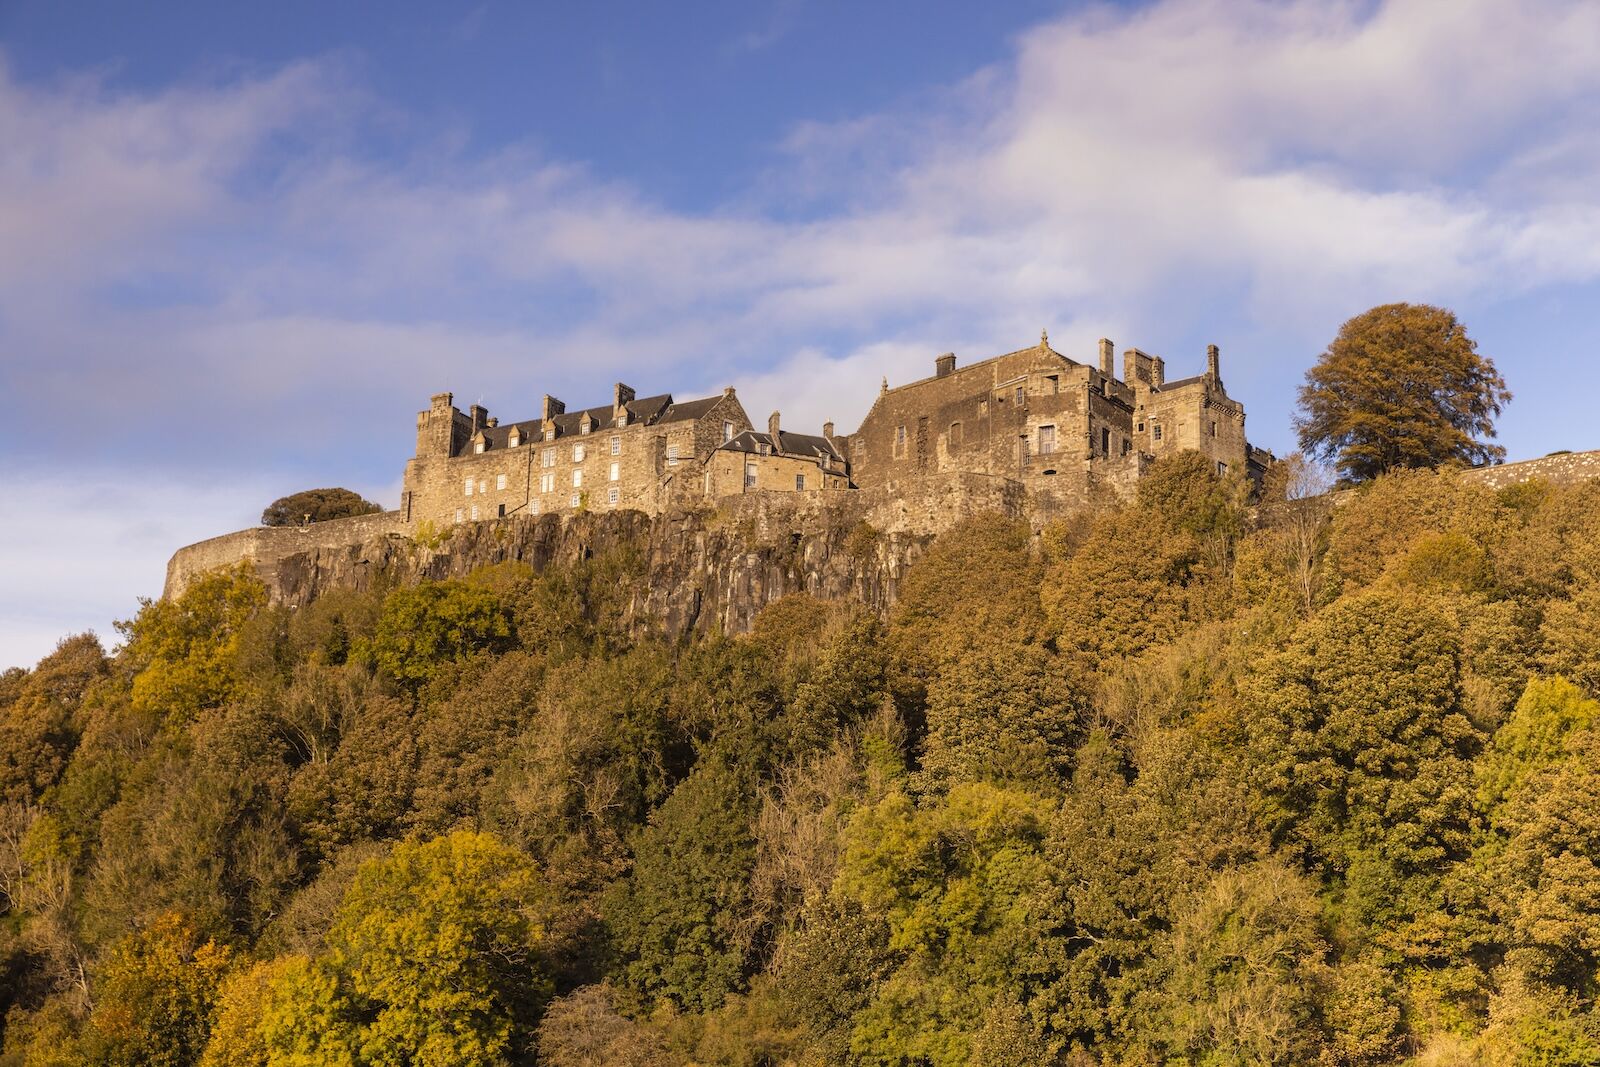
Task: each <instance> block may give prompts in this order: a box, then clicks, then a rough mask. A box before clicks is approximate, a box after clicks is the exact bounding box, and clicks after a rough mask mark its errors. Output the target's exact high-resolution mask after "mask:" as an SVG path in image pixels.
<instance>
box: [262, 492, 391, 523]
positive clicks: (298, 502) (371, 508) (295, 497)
mask: <svg viewBox="0 0 1600 1067" xmlns="http://www.w3.org/2000/svg"><path fill="white" fill-rule="evenodd" d="M382 510H383V508H381V507H379V506H378V505H377V504H374V503H373V502H372V501H370V500H367V499H365V498H363V497H362V496H361V494H360V493H352V492H351V491H350V490H348V489H304V490H302V491H300V492H298V493H291V494H290V495H288V496H283V497H279V498H278V499H277V500H274V501H273V502H272V503H271V504H268V505H267V510H265V511H263V512H262V513H261V525H263V526H298V525H299V524H300V523H302V522H325V521H327V520H328V519H343V518H348V517H349V516H351V515H372V514H374V513H376V512H379V511H382Z"/></svg>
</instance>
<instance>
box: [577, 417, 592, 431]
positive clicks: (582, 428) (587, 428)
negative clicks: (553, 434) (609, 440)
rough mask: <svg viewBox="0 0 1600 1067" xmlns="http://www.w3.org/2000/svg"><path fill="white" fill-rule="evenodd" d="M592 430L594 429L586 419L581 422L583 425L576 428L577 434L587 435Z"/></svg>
mask: <svg viewBox="0 0 1600 1067" xmlns="http://www.w3.org/2000/svg"><path fill="white" fill-rule="evenodd" d="M592 429H594V427H593V426H592V425H591V424H590V422H589V420H588V419H584V420H583V425H582V426H579V427H578V432H579V433H588V432H589V431H590V430H592Z"/></svg>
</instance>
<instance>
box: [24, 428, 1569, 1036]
mask: <svg viewBox="0 0 1600 1067" xmlns="http://www.w3.org/2000/svg"><path fill="white" fill-rule="evenodd" d="M1207 467H1208V464H1207V463H1206V462H1205V461H1203V460H1201V459H1200V458H1199V457H1198V456H1197V455H1194V454H1192V453H1191V454H1185V455H1181V456H1178V457H1176V458H1174V459H1171V460H1167V461H1163V463H1162V464H1161V465H1159V466H1158V468H1157V469H1156V471H1155V473H1154V474H1153V475H1152V476H1151V477H1150V478H1148V479H1146V481H1145V482H1144V483H1143V484H1142V486H1141V488H1140V492H1139V498H1138V500H1137V502H1135V503H1130V504H1128V505H1125V506H1108V507H1107V508H1105V509H1103V510H1101V511H1098V512H1095V513H1092V514H1085V515H1084V516H1082V517H1081V518H1079V519H1076V520H1074V521H1072V522H1068V523H1065V524H1061V525H1057V526H1054V527H1050V528H1048V529H1046V530H1045V531H1043V533H1042V534H1039V535H1034V534H1031V533H1030V531H1029V529H1028V527H1027V526H1026V525H1024V524H1021V523H1017V522H1013V521H1009V520H1006V519H1003V518H999V517H993V518H987V519H979V520H974V521H970V522H968V523H966V524H965V525H963V526H960V527H958V528H956V529H955V530H953V531H951V532H949V533H947V534H945V535H944V536H941V537H940V538H938V539H937V541H936V542H934V544H933V545H932V547H931V548H930V550H929V551H928V553H927V554H926V556H925V557H924V558H923V559H921V560H920V561H919V562H918V563H917V564H916V565H915V566H914V567H913V568H912V569H911V570H910V571H909V572H908V574H907V576H906V577H905V579H904V581H903V582H902V583H901V587H900V596H899V598H898V601H897V602H896V604H895V605H894V607H893V609H892V611H891V612H890V613H889V615H888V617H887V618H882V619H880V618H877V617H874V616H872V615H869V614H867V613H866V612H864V611H863V610H861V609H860V608H859V607H857V606H854V605H851V604H846V603H823V602H819V601H815V600H810V599H807V598H789V599H784V600H780V601H777V602H775V603H773V604H772V605H770V606H769V607H768V608H767V609H766V610H765V611H764V612H763V613H762V614H761V615H760V617H759V619H758V621H757V625H756V627H755V630H754V632H753V633H750V634H748V635H741V636H734V637H728V636H722V635H711V636H704V637H697V638H695V639H693V640H688V641H685V642H682V643H668V642H666V641H664V640H662V639H660V638H659V637H655V636H652V635H651V632H650V626H649V620H639V619H628V618H626V604H627V597H626V592H627V589H628V587H629V584H630V583H632V582H636V581H639V580H642V576H641V575H640V573H639V565H638V562H637V560H636V559H634V558H631V557H629V556H628V555H627V554H626V553H617V554H614V555H611V556H609V557H605V558H596V559H592V560H589V561H586V562H585V563H583V564H581V565H579V566H576V567H572V568H569V569H560V570H557V569H552V570H550V571H547V572H545V573H542V574H535V573H532V572H531V571H529V570H527V569H526V568H521V567H518V566H512V565H506V566H501V567H497V568H494V569H490V570H486V571H483V572H480V573H478V574H476V575H474V576H473V577H472V578H470V579H468V580H466V581H461V582H444V583H437V584H424V585H420V586H414V587H407V588H397V589H393V590H389V591H386V592H382V593H354V592H338V593H330V594H328V595H326V596H324V597H323V598H322V599H320V600H318V601H316V602H314V603H313V604H311V605H310V606H308V607H306V608H303V609H301V610H299V611H294V612H290V611H287V610H284V609H281V608H278V607H274V606H270V605H268V603H267V602H266V596H265V592H264V590H263V588H262V587H261V586H260V585H259V584H258V582H256V581H255V580H254V579H253V578H252V577H250V576H249V575H248V574H247V573H244V572H234V573H219V574H216V575H214V576H212V577H209V578H207V579H204V580H202V581H200V582H199V583H197V584H196V585H195V586H194V588H192V589H191V590H190V591H189V592H188V593H187V594H186V595H185V596H184V597H183V598H182V599H180V600H177V601H175V602H161V603H147V604H145V605H144V606H143V608H142V610H140V612H139V613H138V615H137V617H136V618H134V619H133V620H132V621H131V622H130V623H128V624H126V627H125V629H124V632H123V635H122V637H123V643H122V645H121V646H120V647H119V648H118V649H117V650H116V651H115V652H114V653H113V654H110V655H108V654H107V653H106V652H105V651H104V650H103V649H102V647H101V646H100V644H99V643H97V642H96V640H95V639H94V638H92V637H88V636H83V637H73V638H69V639H67V640H65V641H63V642H62V643H61V645H60V647H59V649H58V650H57V651H56V652H55V653H54V654H53V655H51V656H49V657H47V658H46V659H45V660H44V661H42V662H41V663H40V664H39V665H38V666H37V668H35V669H34V670H32V671H27V672H24V671H12V672H9V673H7V674H5V675H4V676H0V802H3V816H0V906H3V907H4V910H5V918H4V920H3V923H0V996H3V998H4V1004H3V1008H4V1011H5V1030H4V1053H3V1056H0V1063H4V1064H5V1065H29V1067H42V1065H47V1064H49V1065H56V1064H60V1065H67V1064H86V1063H93V1064H171V1065H179V1064H197V1063H198V1064H206V1065H221V1064H355V1063H372V1064H418V1065H444V1064H490V1063H505V1062H512V1063H539V1064H543V1065H548V1067H579V1065H600V1064H608V1065H610V1064H640V1065H662V1067H666V1065H687V1064H704V1065H712V1064H716V1065H758V1064H774V1065H776V1064H816V1065H823V1064H863V1065H913V1064H929V1065H940V1067H944V1065H956V1064H980V1065H987V1067H1000V1065H1007V1067H1010V1065H1035V1064H1061V1065H1089V1064H1210V1065H1217V1064H1295V1065H1300V1064H1393V1063H1411V1064H1417V1065H1425V1064H1426V1065H1434V1067H1445V1065H1453V1064H1461V1065H1465V1064H1486V1065H1487V1064H1494V1065H1499V1064H1528V1065H1533V1064H1538V1065H1557V1064H1594V1063H1600V1018H1597V1016H1596V1014H1595V1013H1594V1010H1593V1003H1594V996H1595V992H1596V979H1597V961H1600V870H1597V868H1596V863H1597V861H1600V703H1597V702H1596V698H1597V697H1600V483H1592V484H1589V485H1585V486H1580V487H1573V488H1554V487H1551V486H1549V485H1546V484H1542V483H1538V482H1535V483H1531V484H1525V485H1519V486H1516V487H1514V488H1511V489H1507V490H1503V491H1500V492H1493V491H1490V490H1487V489H1485V488H1482V487H1479V486H1475V485H1473V484H1470V483H1469V482H1467V481H1466V480H1464V479H1461V478H1458V477H1456V476H1454V475H1451V474H1449V473H1431V472H1410V473H1397V474H1392V475H1388V476H1385V477H1381V478H1378V479H1376V480H1374V481H1372V482H1370V483H1368V484H1365V485H1364V486H1362V487H1361V488H1360V489H1358V490H1355V491H1351V492H1348V493H1346V494H1344V495H1343V497H1342V498H1341V502H1340V503H1339V504H1338V506H1335V505H1334V498H1333V497H1330V496H1326V495H1323V496H1317V495H1310V494H1308V493H1307V492H1306V488H1307V487H1306V485H1305V484H1304V481H1305V479H1304V478H1302V477H1300V475H1302V474H1303V473H1304V467H1302V466H1301V465H1298V464H1293V463H1291V464H1286V465H1284V466H1282V467H1280V468H1279V470H1278V472H1277V478H1278V484H1276V485H1275V486H1273V487H1269V490H1268V492H1267V494H1266V496H1265V497H1264V498H1263V499H1262V500H1261V501H1260V502H1259V505H1253V506H1247V503H1246V501H1245V499H1244V494H1243V492H1242V489H1241V486H1240V485H1238V484H1237V483H1235V482H1232V481H1228V480H1223V479H1219V478H1218V477H1216V476H1215V475H1214V474H1213V473H1212V472H1211V471H1209V470H1208V469H1207ZM859 533H860V538H859V540H861V541H863V542H870V539H871V533H872V532H871V531H870V530H862V531H859Z"/></svg>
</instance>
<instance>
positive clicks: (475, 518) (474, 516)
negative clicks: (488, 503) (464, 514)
mask: <svg viewBox="0 0 1600 1067" xmlns="http://www.w3.org/2000/svg"><path fill="white" fill-rule="evenodd" d="M472 521H473V522H477V521H478V505H476V504H474V505H472Z"/></svg>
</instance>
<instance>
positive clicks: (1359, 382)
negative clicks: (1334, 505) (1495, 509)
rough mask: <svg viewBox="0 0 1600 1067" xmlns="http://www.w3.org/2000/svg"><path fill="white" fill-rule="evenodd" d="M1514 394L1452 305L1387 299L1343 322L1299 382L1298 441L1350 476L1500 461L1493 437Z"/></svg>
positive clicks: (1355, 478)
mask: <svg viewBox="0 0 1600 1067" xmlns="http://www.w3.org/2000/svg"><path fill="white" fill-rule="evenodd" d="M1510 399H1511V393H1510V392H1509V391H1508V390H1507V389H1506V383H1505V379H1504V378H1502V377H1500V374H1499V372H1498V371H1496V370H1495V367H1494V363H1493V361H1491V360H1490V359H1489V358H1488V357H1487V356H1483V355H1480V354H1479V353H1478V346H1477V345H1476V343H1474V342H1473V340H1472V339H1471V338H1470V337H1468V336H1467V331H1466V327H1464V326H1462V324H1461V323H1460V322H1459V321H1457V319H1456V316H1455V313H1454V312H1452V311H1449V310H1448V309H1446V308H1438V307H1432V306H1430V305H1428V304H1384V305H1383V306H1382V307H1375V308H1373V309H1372V310H1370V311H1366V312H1363V313H1362V314H1360V315H1357V316H1356V317H1355V318H1353V319H1351V320H1350V321H1348V322H1346V323H1345V324H1344V325H1343V326H1341V327H1340V328H1339V335H1338V336H1337V337H1335V338H1334V339H1333V343H1332V344H1330V345H1329V346H1328V350H1327V351H1326V352H1324V353H1323V354H1322V358H1321V359H1319V360H1318V361H1317V364H1316V366H1314V367H1312V368H1311V369H1310V370H1309V371H1307V372H1306V384H1305V385H1303V386H1301V387H1300V414H1299V415H1298V416H1296V418H1295V428H1296V429H1297V430H1298V431H1299V434H1300V447H1301V448H1302V449H1304V450H1305V451H1306V452H1307V453H1308V454H1310V455H1313V456H1317V457H1319V458H1321V459H1324V460H1327V461H1330V462H1332V463H1333V465H1334V466H1335V467H1337V468H1338V471H1339V473H1340V474H1341V475H1342V476H1343V477H1344V478H1345V479H1347V480H1350V481H1365V480H1366V479H1369V478H1373V477H1376V476H1377V475H1379V474H1382V473H1383V472H1384V471H1388V470H1393V469H1394V468H1396V467H1435V466H1439V465H1441V464H1452V463H1464V464H1469V465H1473V466H1480V465H1483V464H1488V463H1498V462H1500V461H1501V460H1502V459H1504V458H1505V449H1503V448H1501V447H1500V446H1499V445H1492V444H1488V443H1487V442H1485V441H1484V440H1483V438H1485V437H1493V436H1494V417H1495V416H1496V415H1499V414H1500V409H1501V407H1502V406H1503V405H1504V404H1505V403H1506V401H1508V400H1510Z"/></svg>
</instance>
